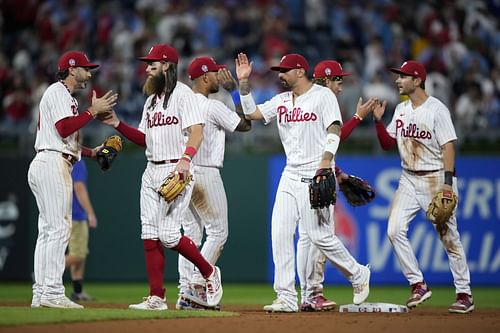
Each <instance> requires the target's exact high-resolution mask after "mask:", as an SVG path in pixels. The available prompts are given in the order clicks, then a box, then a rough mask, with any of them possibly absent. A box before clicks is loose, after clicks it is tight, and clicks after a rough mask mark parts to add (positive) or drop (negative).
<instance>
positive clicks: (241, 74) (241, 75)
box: [234, 53, 252, 81]
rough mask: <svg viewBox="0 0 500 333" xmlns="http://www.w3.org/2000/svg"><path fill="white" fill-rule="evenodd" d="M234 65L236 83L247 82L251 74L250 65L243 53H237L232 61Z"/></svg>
mask: <svg viewBox="0 0 500 333" xmlns="http://www.w3.org/2000/svg"><path fill="white" fill-rule="evenodd" d="M234 62H235V65H236V77H237V78H238V81H242V80H243V81H247V80H248V78H249V77H250V73H252V63H251V62H249V61H248V58H247V55H246V54H245V53H238V57H237V58H236V59H235V60H234Z"/></svg>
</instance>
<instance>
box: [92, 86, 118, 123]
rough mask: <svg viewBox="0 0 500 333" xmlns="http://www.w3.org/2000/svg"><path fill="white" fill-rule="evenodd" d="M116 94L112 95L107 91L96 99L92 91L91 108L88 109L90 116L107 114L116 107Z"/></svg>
mask: <svg viewBox="0 0 500 333" xmlns="http://www.w3.org/2000/svg"><path fill="white" fill-rule="evenodd" d="M117 99H118V94H114V93H113V92H112V91H111V90H109V91H108V92H107V93H106V94H104V96H102V97H99V98H97V95H96V92H95V90H94V91H92V106H91V107H90V108H89V111H90V113H92V116H94V117H96V116H97V115H99V114H101V113H106V112H109V111H111V110H112V109H113V107H114V106H115V105H116V100H117Z"/></svg>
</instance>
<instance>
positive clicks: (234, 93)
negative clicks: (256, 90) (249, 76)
mask: <svg viewBox="0 0 500 333" xmlns="http://www.w3.org/2000/svg"><path fill="white" fill-rule="evenodd" d="M231 97H232V98H233V103H234V106H238V105H241V98H240V92H239V91H238V89H234V90H233V91H231Z"/></svg>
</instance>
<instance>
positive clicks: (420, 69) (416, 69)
mask: <svg viewBox="0 0 500 333" xmlns="http://www.w3.org/2000/svg"><path fill="white" fill-rule="evenodd" d="M391 72H393V73H396V74H403V75H409V76H414V77H419V78H420V79H421V80H422V82H424V81H425V78H426V77H427V71H426V70H425V67H424V65H422V64H420V63H418V62H416V61H414V60H408V61H405V62H404V63H403V64H402V65H401V68H391Z"/></svg>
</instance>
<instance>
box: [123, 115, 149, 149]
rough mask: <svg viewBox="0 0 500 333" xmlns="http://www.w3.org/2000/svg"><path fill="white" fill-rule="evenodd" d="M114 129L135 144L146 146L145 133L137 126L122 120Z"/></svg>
mask: <svg viewBox="0 0 500 333" xmlns="http://www.w3.org/2000/svg"><path fill="white" fill-rule="evenodd" d="M116 130H117V131H118V132H120V133H121V134H123V136H125V137H126V138H127V139H129V140H130V141H132V142H133V143H135V144H136V145H139V146H143V147H146V135H144V133H142V132H141V131H139V130H138V129H137V128H133V127H130V126H129V125H127V124H125V123H124V122H123V121H120V123H119V124H118V126H117V127H116Z"/></svg>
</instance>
